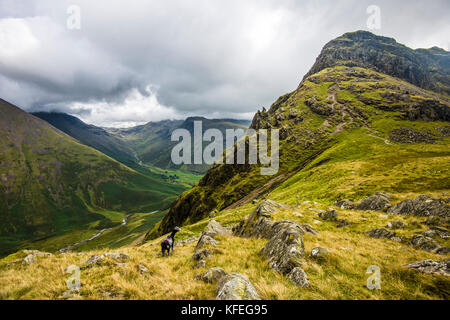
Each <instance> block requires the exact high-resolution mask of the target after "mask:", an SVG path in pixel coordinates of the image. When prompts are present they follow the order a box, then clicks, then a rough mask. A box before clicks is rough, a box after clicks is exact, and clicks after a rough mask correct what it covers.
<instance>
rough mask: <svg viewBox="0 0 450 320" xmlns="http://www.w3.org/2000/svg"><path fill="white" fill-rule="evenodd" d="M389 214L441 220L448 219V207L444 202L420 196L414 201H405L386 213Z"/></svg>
mask: <svg viewBox="0 0 450 320" xmlns="http://www.w3.org/2000/svg"><path fill="white" fill-rule="evenodd" d="M388 212H389V213H390V214H399V215H407V216H417V217H429V216H437V217H443V218H449V217H450V206H449V205H448V204H447V202H446V201H445V200H442V199H435V198H432V197H430V196H428V195H425V194H422V195H420V196H418V197H417V198H415V199H414V200H411V199H406V200H404V201H402V202H400V203H398V204H396V205H394V206H393V207H391V208H390V209H389V211H388Z"/></svg>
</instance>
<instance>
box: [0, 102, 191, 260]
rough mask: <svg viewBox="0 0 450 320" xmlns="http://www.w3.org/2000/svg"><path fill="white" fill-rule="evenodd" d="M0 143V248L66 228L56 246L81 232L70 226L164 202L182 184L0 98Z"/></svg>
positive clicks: (102, 221) (116, 218)
mask: <svg viewBox="0 0 450 320" xmlns="http://www.w3.org/2000/svg"><path fill="white" fill-rule="evenodd" d="M69 119H70V118H69ZM72 120H73V119H72ZM65 123H67V122H65ZM91 129H92V128H90V127H88V133H89V134H91V135H94V134H92V131H91ZM102 135H104V134H103V133H101V134H100V136H102ZM105 136H106V137H107V135H105ZM105 141H106V140H105ZM0 150H1V152H0V180H1V184H0V255H2V254H5V253H8V252H11V251H14V249H17V248H19V247H21V246H23V245H25V244H27V243H31V242H32V241H36V240H43V239H47V238H49V237H53V236H61V235H69V234H72V236H71V237H67V238H65V239H62V240H60V241H61V243H58V244H59V245H60V247H63V246H64V245H67V244H69V243H70V242H75V241H76V240H80V237H82V235H75V234H74V233H73V232H74V231H76V230H79V231H80V232H84V233H85V234H86V233H89V230H99V229H102V228H105V227H107V226H111V225H113V224H115V223H117V222H119V224H120V222H121V219H122V217H123V216H124V215H125V214H126V213H130V212H151V211H154V210H160V209H164V208H166V207H168V205H169V204H170V203H171V201H173V200H174V199H175V197H176V196H177V195H178V194H180V193H181V192H182V191H183V190H184V189H185V187H183V186H181V185H173V184H167V183H162V182H161V181H160V180H158V179H153V178H151V177H149V176H144V175H142V174H140V173H138V172H136V171H134V170H132V169H130V168H128V167H126V166H124V165H123V164H120V163H119V162H117V161H115V160H113V159H111V158H109V157H107V156H106V155H104V154H103V153H101V152H99V151H97V150H95V149H92V148H90V147H88V146H85V145H84V144H81V143H80V142H78V141H76V140H75V139H73V138H71V137H70V136H68V135H67V134H65V133H63V132H62V131H60V130H58V129H56V128H55V127H53V126H51V125H49V124H48V123H47V122H45V121H43V120H41V119H39V118H37V117H34V116H32V115H30V114H28V113H26V112H24V111H22V110H21V109H19V108H17V107H16V106H14V105H12V104H10V103H8V102H6V101H4V100H1V99H0ZM92 232H93V231H92ZM50 242H52V241H50ZM49 245H51V246H56V245H57V244H56V242H55V241H53V242H52V243H50V244H49ZM54 249H58V248H54Z"/></svg>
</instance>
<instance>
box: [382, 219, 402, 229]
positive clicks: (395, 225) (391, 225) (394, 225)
mask: <svg viewBox="0 0 450 320" xmlns="http://www.w3.org/2000/svg"><path fill="white" fill-rule="evenodd" d="M404 227H405V224H404V223H403V222H401V221H392V222H389V223H388V224H387V226H386V228H389V229H401V228H404Z"/></svg>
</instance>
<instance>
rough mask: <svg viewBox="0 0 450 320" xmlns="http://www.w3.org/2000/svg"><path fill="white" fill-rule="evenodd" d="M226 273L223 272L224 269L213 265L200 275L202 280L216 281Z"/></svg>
mask: <svg viewBox="0 0 450 320" xmlns="http://www.w3.org/2000/svg"><path fill="white" fill-rule="evenodd" d="M226 275H227V273H226V272H225V270H223V269H222V268H219V267H215V268H211V269H209V270H208V271H206V272H205V274H204V275H203V276H202V280H203V281H205V282H207V283H216V282H218V281H219V280H220V279H222V277H224V276H226Z"/></svg>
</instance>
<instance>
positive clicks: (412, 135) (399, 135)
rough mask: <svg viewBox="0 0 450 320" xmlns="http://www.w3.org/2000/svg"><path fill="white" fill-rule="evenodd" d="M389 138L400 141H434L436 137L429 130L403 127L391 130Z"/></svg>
mask: <svg viewBox="0 0 450 320" xmlns="http://www.w3.org/2000/svg"><path fill="white" fill-rule="evenodd" d="M389 140H390V141H392V142H398V143H434V142H435V141H436V138H435V137H434V136H433V135H432V134H431V133H429V132H420V131H417V130H414V129H410V128H402V129H394V130H392V131H391V132H389Z"/></svg>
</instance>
